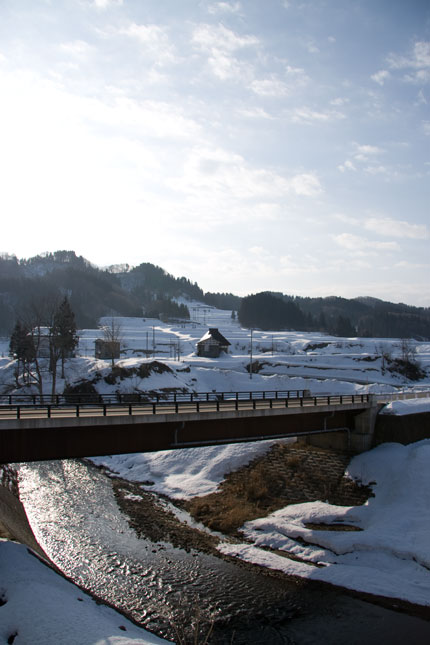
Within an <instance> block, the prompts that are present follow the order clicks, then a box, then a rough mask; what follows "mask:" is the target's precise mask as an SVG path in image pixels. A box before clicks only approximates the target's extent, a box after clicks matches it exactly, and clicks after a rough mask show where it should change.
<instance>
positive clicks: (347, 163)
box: [338, 159, 357, 172]
mask: <svg viewBox="0 0 430 645" xmlns="http://www.w3.org/2000/svg"><path fill="white" fill-rule="evenodd" d="M338 169H339V170H340V171H341V172H345V170H352V171H356V170H357V168H356V167H355V166H354V164H353V163H352V161H350V160H349V159H347V160H346V161H345V163H343V164H341V165H340V166H338Z"/></svg>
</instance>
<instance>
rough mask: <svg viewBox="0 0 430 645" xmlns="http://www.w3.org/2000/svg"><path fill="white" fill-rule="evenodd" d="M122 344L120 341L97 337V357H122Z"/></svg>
mask: <svg viewBox="0 0 430 645" xmlns="http://www.w3.org/2000/svg"><path fill="white" fill-rule="evenodd" d="M120 350H121V346H120V343H119V341H116V340H104V339H103V338H97V340H96V342H95V357H96V358H100V359H109V358H110V359H111V358H120Z"/></svg>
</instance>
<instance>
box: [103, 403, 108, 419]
mask: <svg viewBox="0 0 430 645" xmlns="http://www.w3.org/2000/svg"><path fill="white" fill-rule="evenodd" d="M106 414H107V409H106V403H103V416H104V417H105V416H106Z"/></svg>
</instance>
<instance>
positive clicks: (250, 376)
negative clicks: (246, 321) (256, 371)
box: [249, 329, 252, 378]
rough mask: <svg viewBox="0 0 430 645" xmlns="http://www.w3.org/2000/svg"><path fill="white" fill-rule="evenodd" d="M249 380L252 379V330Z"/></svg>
mask: <svg viewBox="0 0 430 645" xmlns="http://www.w3.org/2000/svg"><path fill="white" fill-rule="evenodd" d="M249 378H252V329H251V351H250V352H249Z"/></svg>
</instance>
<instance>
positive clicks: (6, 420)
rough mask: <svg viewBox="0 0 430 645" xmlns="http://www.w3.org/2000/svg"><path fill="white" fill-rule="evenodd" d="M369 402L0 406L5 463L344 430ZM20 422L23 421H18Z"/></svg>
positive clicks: (336, 399) (0, 459)
mask: <svg viewBox="0 0 430 645" xmlns="http://www.w3.org/2000/svg"><path fill="white" fill-rule="evenodd" d="M369 405H370V403H369V401H368V397H367V396H360V397H353V396H346V397H345V396H343V397H341V396H337V397H327V396H324V397H301V398H293V399H290V398H286V399H278V398H276V399H259V400H245V401H244V400H237V399H236V400H224V401H222V400H221V401H220V400H217V401H203V402H202V401H198V402H191V401H188V402H176V403H174V402H173V403H172V402H168V403H158V404H129V405H111V406H108V405H94V406H88V405H87V406H82V405H81V406H58V407H57V406H50V405H46V406H40V405H39V406H19V407H17V406H14V407H10V406H3V407H0V463H8V462H15V461H37V460H42V459H60V458H68V457H85V456H94V455H101V454H122V453H129V452H146V451H155V450H168V449H172V448H178V447H185V446H199V445H200V446H203V445H208V444H218V443H233V442H237V441H257V440H261V439H267V438H269V437H271V438H274V437H286V436H296V435H299V434H308V433H313V432H323V431H327V430H331V431H332V432H333V431H334V430H338V429H339V428H341V429H343V430H346V429H351V428H352V427H353V425H354V422H353V418H354V416H355V415H356V414H358V413H360V412H362V411H363V410H365V409H367V408H368V407H369ZM17 416H18V417H19V418H17Z"/></svg>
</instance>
